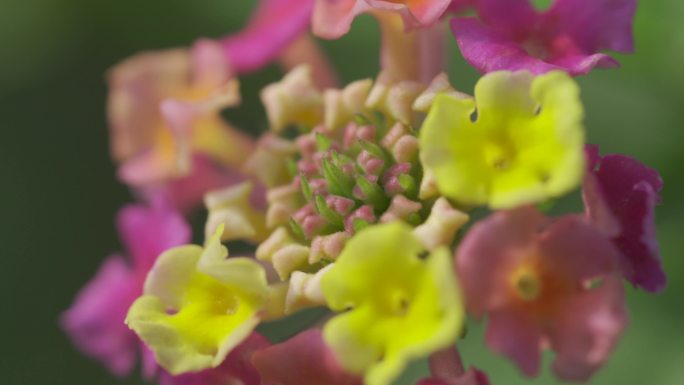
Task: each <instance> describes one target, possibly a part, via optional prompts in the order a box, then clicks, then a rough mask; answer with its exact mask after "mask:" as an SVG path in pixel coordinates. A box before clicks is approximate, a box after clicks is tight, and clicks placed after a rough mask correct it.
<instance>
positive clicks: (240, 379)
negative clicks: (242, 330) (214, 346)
mask: <svg viewBox="0 0 684 385" xmlns="http://www.w3.org/2000/svg"><path fill="white" fill-rule="evenodd" d="M270 345H271V344H270V343H269V342H268V340H267V339H266V338H265V337H263V336H261V335H260V334H257V333H252V334H251V335H250V336H249V337H247V339H246V340H244V341H243V342H242V343H241V344H240V345H238V346H237V347H236V348H235V349H233V350H232V351H231V352H230V353H229V354H228V356H227V357H226V359H225V360H224V361H223V363H221V365H219V366H217V367H216V368H213V369H207V370H203V371H201V372H197V373H187V374H182V375H180V376H172V375H171V374H169V373H168V372H166V371H164V372H162V373H161V375H160V378H159V385H226V384H242V385H259V384H260V381H261V379H260V377H259V373H258V372H257V370H256V368H255V367H254V365H253V364H252V356H253V355H254V353H255V352H257V351H259V350H260V349H264V348H267V347H269V346H270Z"/></svg>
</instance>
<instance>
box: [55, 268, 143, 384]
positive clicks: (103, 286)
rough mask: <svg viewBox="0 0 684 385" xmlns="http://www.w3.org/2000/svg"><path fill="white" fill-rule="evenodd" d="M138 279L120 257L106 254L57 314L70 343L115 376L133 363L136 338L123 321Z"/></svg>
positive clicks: (137, 291)
mask: <svg viewBox="0 0 684 385" xmlns="http://www.w3.org/2000/svg"><path fill="white" fill-rule="evenodd" d="M141 283H142V282H136V277H135V276H134V274H133V272H132V271H131V269H130V267H129V266H128V264H127V263H126V261H125V260H124V258H122V257H119V256H112V257H109V258H108V259H107V260H105V262H104V263H103V264H102V266H101V267H100V269H99V270H98V272H97V275H96V276H95V277H94V278H93V279H92V280H91V281H90V282H89V283H88V284H87V285H86V286H85V287H84V288H83V289H81V292H80V293H79V294H78V296H77V297H76V300H75V301H74V304H73V305H72V306H71V307H70V308H69V310H67V311H66V312H65V313H64V314H62V316H61V318H60V323H61V325H62V327H63V328H64V330H65V331H66V332H67V334H69V335H70V337H71V339H72V341H73V343H74V344H75V345H76V346H77V347H78V348H79V349H80V350H82V351H83V352H84V353H85V354H88V355H90V356H93V357H95V358H97V359H99V360H101V361H102V362H103V363H104V364H105V365H106V366H107V368H108V369H109V370H110V371H111V372H112V373H114V374H115V375H117V376H125V375H127V374H130V373H131V371H132V370H133V368H134V367H135V364H136V357H137V355H138V354H137V350H138V340H137V338H136V337H135V334H133V333H131V331H130V330H128V328H127V327H126V325H125V324H124V322H123V321H124V319H125V317H126V311H127V310H128V307H129V306H130V305H131V303H132V302H133V301H134V300H135V298H136V297H137V296H139V295H140V292H141Z"/></svg>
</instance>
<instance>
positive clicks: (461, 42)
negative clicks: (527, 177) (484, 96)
mask: <svg viewBox="0 0 684 385" xmlns="http://www.w3.org/2000/svg"><path fill="white" fill-rule="evenodd" d="M451 30H452V31H453V33H454V35H455V36H456V42H457V43H458V46H459V48H460V49H461V53H462V54H463V57H464V58H465V59H466V60H467V61H468V63H470V64H471V65H472V66H473V67H475V68H476V69H477V70H478V71H480V72H483V73H486V72H492V71H499V70H509V71H519V70H528V71H530V72H532V73H533V74H542V73H545V72H549V71H553V70H563V68H562V67H560V66H557V65H554V64H551V63H546V62H544V61H543V60H540V59H537V58H535V57H533V56H530V55H529V54H528V53H527V52H526V51H525V49H523V47H522V46H521V45H520V44H518V43H517V42H516V41H515V40H514V39H513V38H512V37H510V36H508V35H507V34H505V33H503V32H500V31H498V30H496V29H494V28H492V27H489V26H487V25H485V24H483V23H482V22H480V21H478V20H476V19H474V18H468V17H463V18H455V19H453V20H451Z"/></svg>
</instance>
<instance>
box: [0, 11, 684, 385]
mask: <svg viewBox="0 0 684 385" xmlns="http://www.w3.org/2000/svg"><path fill="white" fill-rule="evenodd" d="M255 3H256V1H255V0H249V1H248V0H204V1H200V2H190V1H183V0H144V1H141V0H118V1H82V0H81V1H79V0H2V1H0V50H1V52H2V53H1V56H0V57H1V59H0V124H2V131H1V132H2V134H1V136H0V138H1V139H0V170H1V171H2V179H1V180H2V184H1V188H0V204H1V205H2V206H1V207H2V211H1V212H0V215H2V218H3V219H2V221H1V222H0V226H2V228H1V229H0V237H1V238H0V239H1V240H2V241H1V243H0V247H2V256H0V274H1V278H0V295H2V302H1V303H0V306H1V307H0V309H1V310H0V326H1V328H0V330H1V331H2V332H1V334H0V335H2V342H1V343H0V347H1V349H0V383H3V384H8V385H77V384H89V385H91V384H99V385H108V384H120V385H124V384H142V383H143V381H142V380H140V379H139V378H138V377H137V376H133V377H132V378H129V379H116V378H114V377H111V376H110V375H109V374H108V373H107V372H106V371H105V370H104V369H103V368H102V367H101V366H100V365H99V364H98V363H97V362H95V361H92V360H90V359H88V358H87V357H84V356H82V355H80V354H79V353H78V352H77V351H76V350H75V349H74V348H73V347H72V346H71V344H70V343H69V341H68V339H67V338H66V336H64V335H63V334H62V333H61V331H60V330H59V327H58V324H57V317H58V315H59V314H60V312H61V311H63V310H64V309H66V308H67V307H68V306H69V304H70V303H71V300H72V298H73V296H74V295H75V294H76V292H77V291H78V289H79V288H80V287H81V286H82V285H83V284H85V282H86V281H87V280H89V279H90V278H91V277H92V275H93V274H94V273H95V271H96V269H97V268H98V266H99V264H100V262H101V261H102V260H103V258H104V257H105V256H107V255H108V254H110V253H111V252H113V251H116V250H119V249H120V244H119V242H118V240H117V237H116V233H115V230H114V224H113V216H114V214H115V213H116V211H117V209H118V208H119V207H120V206H121V205H123V204H125V203H126V202H129V201H130V200H131V199H132V198H131V195H130V194H129V192H128V191H127V189H126V188H125V187H123V186H122V185H121V184H119V183H117V181H116V179H115V173H114V167H113V165H112V163H111V161H110V158H109V155H108V147H107V146H108V145H107V126H106V121H105V114H104V106H105V97H106V87H105V77H104V74H105V71H106V70H107V69H108V68H110V67H111V66H112V65H114V64H115V63H117V62H118V61H120V60H122V59H123V58H125V57H127V56H129V55H132V54H135V53H136V52H139V51H141V50H151V49H160V48H168V47H175V46H186V45H189V44H190V43H191V42H192V41H193V40H194V39H195V38H198V37H201V36H206V37H218V36H221V35H223V34H226V33H229V32H231V31H235V30H237V29H238V28H239V27H240V26H241V25H242V23H243V22H244V20H245V19H246V17H247V15H248V13H249V11H250V9H251V8H252V7H253V6H254V4H255ZM541 3H544V1H541ZM546 3H548V1H546ZM640 3H641V4H640V7H639V8H640V9H639V12H638V16H637V19H636V29H635V30H636V40H637V52H636V54H635V55H632V56H627V57H620V59H621V62H622V64H623V67H622V68H621V69H618V70H612V71H595V72H594V73H592V74H591V75H589V76H587V77H583V78H581V79H580V80H579V81H580V83H581V85H582V88H583V99H584V102H585V104H586V109H587V120H586V122H587V128H588V132H589V139H590V141H591V142H593V143H598V144H600V145H601V147H602V149H603V151H604V152H622V153H626V154H631V155H633V156H635V157H637V158H639V159H640V160H641V161H643V162H644V163H646V164H648V165H650V166H653V167H656V168H658V169H659V170H660V171H661V173H662V175H663V177H664V179H665V191H664V194H663V196H664V204H663V205H662V206H661V207H660V208H659V210H658V227H659V238H660V241H661V247H662V254H663V256H664V263H665V266H666V269H667V271H668V273H669V277H670V284H669V287H668V289H667V291H666V292H665V293H664V294H662V295H658V296H653V295H647V294H644V293H641V292H636V291H634V290H631V289H629V293H628V299H629V305H630V311H631V325H630V327H629V329H628V330H627V332H626V335H625V337H624V339H623V340H622V342H621V343H620V345H619V347H618V349H617V352H616V353H615V355H614V356H613V357H612V359H611V360H610V362H609V363H608V364H607V365H606V367H605V368H604V369H603V371H601V372H600V373H599V374H598V375H596V376H595V378H594V380H593V381H592V382H591V383H592V384H596V385H599V384H601V385H609V384H610V385H613V384H621V385H646V384H649V385H650V384H654V385H681V384H684V327H683V326H684V299H683V298H684V297H683V295H684V259H683V258H682V257H681V249H682V246H684V177H683V176H682V172H681V170H682V166H684V92H683V91H682V90H684V23H682V19H684V2H682V1H680V0H648V1H641V2H640ZM377 40H378V39H377V28H376V26H375V24H374V23H373V21H372V20H371V19H370V18H367V17H366V18H362V19H360V20H358V21H357V22H356V23H355V25H354V27H353V29H352V33H350V34H349V35H348V36H347V37H345V38H344V39H342V40H339V41H335V42H325V43H324V47H325V48H326V50H327V51H328V52H329V53H330V55H331V57H332V58H333V60H334V62H335V63H336V65H337V68H338V70H339V73H340V74H341V77H342V78H343V80H345V81H350V80H354V79H358V78H365V77H372V76H374V75H375V74H376V73H377V69H378V65H377V49H378V43H377ZM450 42H451V44H450V45H451V47H452V52H451V53H450V57H452V58H453V63H452V65H451V68H450V72H451V77H452V81H453V83H454V84H455V85H456V87H457V88H459V89H461V90H464V91H471V90H472V87H473V85H474V83H475V80H476V78H477V74H476V73H475V72H474V71H473V70H472V69H470V68H468V67H467V65H465V64H464V62H463V60H462V59H461V58H460V57H459V55H458V53H457V52H456V50H455V49H454V47H455V43H454V42H453V40H450ZM279 76H280V73H279V70H278V69H277V68H275V67H273V68H268V69H266V70H264V71H263V72H260V73H259V74H255V75H251V76H247V77H245V78H244V79H243V80H242V85H243V91H244V96H245V103H244V106H243V107H242V108H240V109H237V110H232V111H229V112H228V115H229V116H230V119H231V120H232V121H233V122H235V123H237V124H238V125H240V126H242V127H245V128H248V129H251V130H263V129H264V128H265V125H266V121H265V118H264V115H263V110H262V107H260V105H259V102H258V96H257V95H258V90H259V89H260V88H261V87H262V86H263V85H265V84H267V83H269V82H272V81H275V80H276V79H277V78H278V77H279ZM470 326H471V327H470V333H469V335H468V338H467V339H466V340H465V341H464V342H462V344H461V349H462V352H463V354H464V356H465V357H466V361H467V362H468V363H475V364H476V365H477V366H479V367H481V368H483V369H485V370H486V371H488V372H489V373H490V375H491V378H492V380H493V383H494V384H497V385H517V384H525V383H532V384H555V383H556V382H555V380H553V379H552V377H551V376H550V375H549V373H548V370H546V371H545V373H544V374H543V375H542V376H541V377H540V378H539V379H537V380H536V381H526V380H523V379H522V378H521V377H520V376H519V375H518V374H517V371H516V370H515V369H514V368H513V367H512V365H511V364H509V363H508V362H507V361H505V360H503V359H501V358H498V357H495V356H494V355H492V354H491V353H489V352H488V351H487V350H486V349H485V348H484V347H483V344H482V329H483V328H482V326H477V325H470ZM284 328H285V327H284V326H282V325H276V326H271V327H270V328H268V329H267V332H268V333H269V335H270V336H272V337H274V338H277V337H278V336H282V335H283V334H284V333H287V332H288V331H285V330H284ZM281 329H283V330H281ZM546 360H547V362H549V361H550V356H547V357H546ZM546 366H547V367H548V365H546ZM425 370H426V368H425V365H423V364H420V363H418V364H416V365H414V366H412V367H411V369H410V371H409V373H407V376H406V379H404V380H402V381H400V383H401V384H407V385H408V384H411V383H412V380H411V379H415V378H417V377H418V376H420V375H422V374H424V373H425Z"/></svg>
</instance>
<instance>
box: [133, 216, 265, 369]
mask: <svg viewBox="0 0 684 385" xmlns="http://www.w3.org/2000/svg"><path fill="white" fill-rule="evenodd" d="M222 232H223V229H222V228H219V229H218V230H217V231H216V233H215V234H214V235H213V237H212V238H211V239H210V240H209V242H207V245H206V247H205V248H204V249H203V248H202V247H200V246H196V245H186V246H181V247H177V248H173V249H170V250H168V251H166V252H165V253H163V254H162V255H161V256H159V259H158V260H157V262H156V264H155V265H154V267H153V268H152V270H151V271H150V273H149V275H148V277H147V280H146V281H145V289H144V295H143V296H142V297H140V298H138V299H137V300H136V301H135V302H134V303H133V305H132V306H131V309H130V310H129V312H128V316H127V317H126V324H128V326H129V327H130V328H131V329H133V330H134V331H135V332H136V333H137V334H138V335H139V336H140V338H141V339H142V340H143V341H145V343H146V344H147V345H148V346H149V347H150V349H152V350H153V351H154V353H155V356H156V357H157V362H158V363H159V364H160V365H161V366H162V367H164V369H166V370H168V371H169V372H170V373H171V374H174V375H176V374H180V373H185V372H190V371H198V370H202V369H207V368H210V367H216V366H217V365H219V364H220V363H221V362H222V361H223V359H224V358H225V357H226V355H227V354H228V353H229V352H230V351H231V350H232V349H233V348H234V347H235V346H237V345H238V344H239V343H240V342H242V340H243V339H244V338H246V337H247V336H248V335H249V334H250V333H251V332H252V330H253V329H254V328H255V327H256V325H257V324H258V323H259V320H260V317H261V315H262V314H261V313H262V309H263V307H264V305H265V301H266V297H267V295H268V286H267V283H266V275H265V273H264V271H263V269H262V267H261V266H260V265H259V264H258V263H257V262H255V261H253V260H251V259H249V258H230V259H226V257H227V256H228V250H227V249H226V248H225V247H224V246H223V245H222V244H221V242H220V236H221V234H222Z"/></svg>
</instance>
